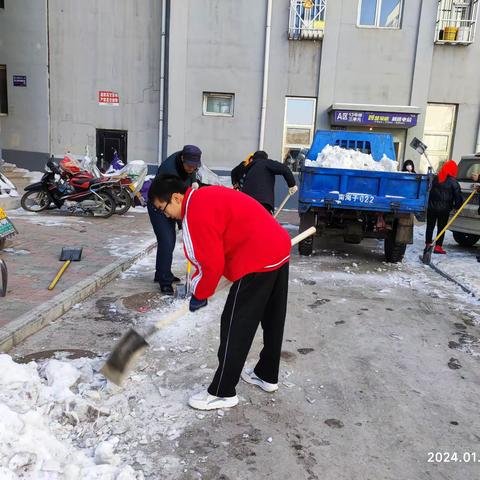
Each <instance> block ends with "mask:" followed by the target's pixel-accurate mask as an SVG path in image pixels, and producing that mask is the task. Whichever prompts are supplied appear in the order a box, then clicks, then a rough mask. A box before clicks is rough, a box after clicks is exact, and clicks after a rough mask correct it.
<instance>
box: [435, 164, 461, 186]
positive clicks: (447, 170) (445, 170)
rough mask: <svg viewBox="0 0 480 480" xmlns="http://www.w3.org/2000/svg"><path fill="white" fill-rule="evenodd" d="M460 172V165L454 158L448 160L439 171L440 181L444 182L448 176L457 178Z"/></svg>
mask: <svg viewBox="0 0 480 480" xmlns="http://www.w3.org/2000/svg"><path fill="white" fill-rule="evenodd" d="M457 174H458V166H457V164H456V163H455V162H454V161H453V160H449V161H448V162H446V163H444V164H443V167H442V169H441V170H440V172H439V173H438V181H439V182H440V183H443V182H444V181H445V180H446V179H447V178H448V176H450V177H453V178H456V177H457Z"/></svg>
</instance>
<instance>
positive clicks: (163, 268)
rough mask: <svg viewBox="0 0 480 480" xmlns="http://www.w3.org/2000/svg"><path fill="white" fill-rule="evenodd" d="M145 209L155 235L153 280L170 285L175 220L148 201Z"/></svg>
mask: <svg viewBox="0 0 480 480" xmlns="http://www.w3.org/2000/svg"><path fill="white" fill-rule="evenodd" d="M147 209H148V215H149V217H150V222H151V224H152V227H153V231H154V232H155V236H156V237H157V262H156V269H155V281H156V282H159V283H160V285H161V286H165V285H171V284H172V282H173V274H172V259H173V250H174V249H175V241H176V233H175V220H172V219H171V218H167V217H166V216H165V215H164V214H163V213H162V212H160V211H159V210H157V209H156V208H155V207H154V206H153V205H151V204H150V203H148V205H147Z"/></svg>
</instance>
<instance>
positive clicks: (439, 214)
mask: <svg viewBox="0 0 480 480" xmlns="http://www.w3.org/2000/svg"><path fill="white" fill-rule="evenodd" d="M457 173H458V166H457V164H456V163H455V162H454V161H453V160H449V161H448V162H446V163H445V164H444V165H443V167H442V169H441V170H440V172H439V173H438V175H437V176H436V177H435V178H434V179H433V183H432V188H431V190H430V196H429V198H428V209H427V230H426V234H425V249H427V248H429V247H431V245H432V241H433V230H434V229H435V225H437V235H438V233H440V232H441V231H442V230H443V229H444V228H445V225H447V223H448V219H449V217H450V212H451V211H452V210H453V209H458V208H460V207H461V206H462V203H463V197H462V191H461V188H460V185H459V183H458V182H457V179H456V176H457ZM444 238H445V234H443V235H442V236H441V237H440V238H439V239H438V240H437V242H436V244H435V248H434V250H433V252H434V253H439V254H443V255H444V254H445V253H447V252H446V251H445V250H444V249H443V247H442V245H443V239H444Z"/></svg>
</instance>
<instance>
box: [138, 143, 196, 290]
mask: <svg viewBox="0 0 480 480" xmlns="http://www.w3.org/2000/svg"><path fill="white" fill-rule="evenodd" d="M201 157H202V151H201V150H200V149H199V148H198V147H196V146H195V145H185V146H184V147H183V150H181V151H179V152H175V153H173V154H172V155H170V156H169V157H168V158H166V159H165V160H164V161H163V162H162V164H161V165H160V167H158V170H157V177H158V176H160V175H164V174H171V175H176V176H178V177H180V179H181V180H182V182H183V183H184V184H185V186H186V187H191V186H192V184H193V183H195V182H197V175H196V173H197V170H198V169H199V168H200V166H201ZM147 209H148V215H149V217H150V222H151V224H152V227H153V231H154V232H155V236H156V237H157V261H156V267H155V278H154V281H155V282H158V283H159V284H160V290H161V291H162V292H163V293H165V294H167V295H173V293H174V291H173V287H172V283H174V282H179V281H180V279H179V278H177V277H175V276H174V275H173V273H172V260H173V250H174V249H175V241H176V232H175V225H176V221H175V220H172V219H171V218H167V217H166V216H165V215H164V214H163V212H161V211H159V210H157V209H156V208H155V207H154V206H153V204H152V203H150V202H148V203H147Z"/></svg>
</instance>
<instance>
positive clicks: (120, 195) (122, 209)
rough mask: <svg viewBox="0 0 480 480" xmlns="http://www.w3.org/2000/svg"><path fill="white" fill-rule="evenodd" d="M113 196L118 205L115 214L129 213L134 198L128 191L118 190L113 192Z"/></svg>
mask: <svg viewBox="0 0 480 480" xmlns="http://www.w3.org/2000/svg"><path fill="white" fill-rule="evenodd" d="M112 195H113V198H114V199H115V203H116V208H115V213H116V214H117V215H123V214H124V213H127V212H128V211H129V210H130V207H131V206H132V197H131V196H130V193H129V192H128V190H126V189H125V188H116V189H115V190H113V191H112Z"/></svg>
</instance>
